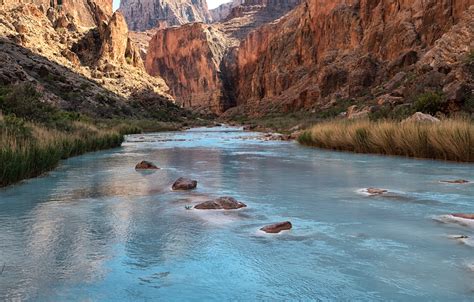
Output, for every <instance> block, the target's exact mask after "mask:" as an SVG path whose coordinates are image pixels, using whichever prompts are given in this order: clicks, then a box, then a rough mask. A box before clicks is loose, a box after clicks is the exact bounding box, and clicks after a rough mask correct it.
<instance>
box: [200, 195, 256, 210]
mask: <svg viewBox="0 0 474 302" xmlns="http://www.w3.org/2000/svg"><path fill="white" fill-rule="evenodd" d="M246 206H247V205H246V204H245V203H243V202H240V201H237V200H236V199H235V198H233V197H219V198H217V199H214V200H209V201H206V202H203V203H200V204H198V205H196V206H195V207H194V208H195V209H198V210H236V209H240V208H245V207H246Z"/></svg>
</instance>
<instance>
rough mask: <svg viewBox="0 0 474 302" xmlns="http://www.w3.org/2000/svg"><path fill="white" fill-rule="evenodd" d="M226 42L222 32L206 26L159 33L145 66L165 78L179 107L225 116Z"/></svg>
mask: <svg viewBox="0 0 474 302" xmlns="http://www.w3.org/2000/svg"><path fill="white" fill-rule="evenodd" d="M226 43H228V41H227V39H226V38H225V37H224V36H223V35H222V33H220V32H219V31H218V30H216V29H215V28H214V27H213V26H211V25H206V24H202V23H193V24H188V25H184V26H181V27H174V28H168V29H164V30H159V31H158V32H157V33H156V34H155V36H154V37H153V38H152V40H151V41H150V46H149V49H148V53H147V56H146V63H145V66H146V69H147V71H148V73H150V74H151V75H160V76H162V77H163V78H164V79H165V81H166V83H167V84H168V86H169V87H170V89H171V91H170V92H171V94H172V95H173V96H174V97H175V99H176V102H177V103H178V104H180V105H182V106H184V107H186V108H193V109H205V110H206V111H211V112H213V113H221V112H222V111H223V110H224V109H226V103H225V101H224V100H225V98H224V96H223V84H222V80H221V76H220V62H221V60H222V57H223V56H224V52H225V50H226V48H227V45H226Z"/></svg>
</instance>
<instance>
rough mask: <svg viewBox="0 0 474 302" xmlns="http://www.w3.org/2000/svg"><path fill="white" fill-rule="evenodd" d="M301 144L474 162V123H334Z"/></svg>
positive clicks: (302, 139)
mask: <svg viewBox="0 0 474 302" xmlns="http://www.w3.org/2000/svg"><path fill="white" fill-rule="evenodd" d="M298 141H299V142H300V143H301V144H304V145H308V146H315V147H320V148H326V149H333V150H341V151H352V152H358V153H377V154H385V155H400V156H409V157H417V158H429V159H441V160H450V161H460V162H474V123H473V122H472V121H471V120H468V119H445V120H442V121H441V122H438V123H420V122H398V121H389V120H380V121H370V120H353V121H351V120H332V121H326V122H321V123H318V124H316V125H314V126H313V127H312V128H310V129H309V130H307V131H305V132H304V133H303V134H302V135H301V136H300V137H299V139H298Z"/></svg>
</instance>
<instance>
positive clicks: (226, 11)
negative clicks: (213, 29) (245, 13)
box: [209, 0, 244, 22]
mask: <svg viewBox="0 0 474 302" xmlns="http://www.w3.org/2000/svg"><path fill="white" fill-rule="evenodd" d="M242 3H244V0H233V1H231V2H228V3H224V4H221V5H219V6H218V7H216V8H214V9H210V10H209V13H210V14H211V18H212V22H220V21H223V20H224V19H226V18H227V17H228V16H229V15H230V13H231V11H232V9H233V8H234V7H237V6H239V5H241V4H242Z"/></svg>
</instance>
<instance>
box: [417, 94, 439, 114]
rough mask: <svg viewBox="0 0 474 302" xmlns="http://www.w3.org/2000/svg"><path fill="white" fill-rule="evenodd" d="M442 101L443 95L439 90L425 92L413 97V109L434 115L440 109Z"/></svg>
mask: <svg viewBox="0 0 474 302" xmlns="http://www.w3.org/2000/svg"><path fill="white" fill-rule="evenodd" d="M443 103H444V96H443V94H442V93H441V92H426V93H423V94H420V95H419V96H417V97H416V98H415V102H414V109H415V111H419V112H423V113H428V114H432V115H434V114H436V113H437V112H439V111H442V106H443Z"/></svg>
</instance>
